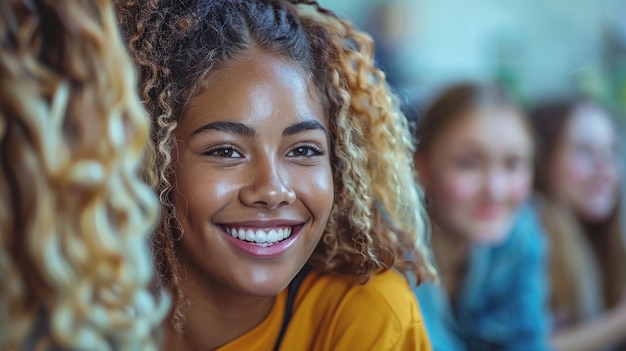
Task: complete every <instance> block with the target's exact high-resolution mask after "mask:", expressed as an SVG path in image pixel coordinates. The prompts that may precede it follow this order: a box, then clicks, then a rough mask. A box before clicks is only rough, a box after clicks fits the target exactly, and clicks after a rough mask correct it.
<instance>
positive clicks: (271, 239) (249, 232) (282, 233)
mask: <svg viewBox="0 0 626 351" xmlns="http://www.w3.org/2000/svg"><path fill="white" fill-rule="evenodd" d="M220 227H221V228H222V230H223V231H224V232H225V233H226V234H227V235H230V236H232V237H233V238H235V239H238V240H241V241H246V242H249V243H251V244H255V245H259V246H271V245H274V244H277V243H279V242H281V241H283V240H285V239H287V238H289V237H290V236H291V234H292V233H293V232H294V229H295V227H294V226H283V227H272V228H265V229H259V228H245V227H229V226H225V225H220Z"/></svg>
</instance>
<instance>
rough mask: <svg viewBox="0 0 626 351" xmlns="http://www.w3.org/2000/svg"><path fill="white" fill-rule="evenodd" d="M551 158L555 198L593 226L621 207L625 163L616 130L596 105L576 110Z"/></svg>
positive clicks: (551, 182)
mask: <svg viewBox="0 0 626 351" xmlns="http://www.w3.org/2000/svg"><path fill="white" fill-rule="evenodd" d="M559 139H560V140H559V141H558V143H557V146H556V149H555V151H554V154H553V155H552V157H551V162H550V165H551V168H550V185H551V189H553V191H554V195H555V196H556V197H557V198H558V199H560V200H561V201H563V202H564V203H565V204H566V205H568V206H571V207H572V208H573V209H574V210H575V211H576V214H577V215H578V216H580V217H581V218H582V219H583V220H585V221H589V222H602V221H604V220H606V219H607V218H608V217H609V216H610V215H611V213H612V212H613V210H614V209H615V206H616V204H617V199H618V193H619V180H620V168H621V162H620V157H619V150H618V141H617V135H616V132H615V128H614V126H613V124H612V122H611V120H610V118H609V116H608V115H607V114H606V112H604V111H603V110H602V109H600V108H598V107H596V106H593V105H581V106H579V107H577V108H576V109H574V111H573V113H572V116H571V117H570V118H569V120H568V121H567V124H566V125H565V127H564V129H563V133H562V135H561V137H560V138H559Z"/></svg>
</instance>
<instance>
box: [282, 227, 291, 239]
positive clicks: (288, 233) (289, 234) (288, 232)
mask: <svg viewBox="0 0 626 351" xmlns="http://www.w3.org/2000/svg"><path fill="white" fill-rule="evenodd" d="M290 236H291V227H289V228H286V229H285V233H284V235H283V239H287V238H288V237H290Z"/></svg>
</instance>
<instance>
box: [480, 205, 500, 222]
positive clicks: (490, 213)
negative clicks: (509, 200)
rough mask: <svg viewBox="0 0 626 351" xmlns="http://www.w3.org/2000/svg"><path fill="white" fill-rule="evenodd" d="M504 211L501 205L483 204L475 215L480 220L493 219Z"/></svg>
mask: <svg viewBox="0 0 626 351" xmlns="http://www.w3.org/2000/svg"><path fill="white" fill-rule="evenodd" d="M502 212H503V209H502V207H501V206H481V207H478V208H477V209H476V210H475V211H474V213H473V217H474V218H476V219H479V220H485V221H486V220H493V219H495V218H497V217H498V216H500V215H501V214H502Z"/></svg>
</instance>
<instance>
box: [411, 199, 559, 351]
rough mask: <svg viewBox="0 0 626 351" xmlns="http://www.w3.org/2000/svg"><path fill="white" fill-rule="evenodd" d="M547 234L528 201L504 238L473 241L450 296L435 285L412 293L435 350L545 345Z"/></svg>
mask: <svg viewBox="0 0 626 351" xmlns="http://www.w3.org/2000/svg"><path fill="white" fill-rule="evenodd" d="M546 251H547V250H546V237H545V235H544V233H543V229H542V227H541V224H540V222H539V219H538V218H537V215H536V214H535V212H534V210H533V209H532V207H531V206H530V205H526V206H524V207H523V208H522V209H521V210H520V213H519V214H518V217H517V219H516V223H515V224H514V226H513V229H512V232H511V233H510V235H509V236H508V237H507V239H506V240H505V241H504V242H502V243H500V244H497V245H490V246H487V245H475V246H474V247H473V248H472V251H471V253H470V258H469V262H468V268H467V273H466V276H465V279H464V281H463V283H462V286H461V287H460V291H459V293H458V295H457V297H456V298H455V300H454V301H452V302H450V300H449V299H448V297H447V295H446V292H445V291H444V290H443V288H442V287H441V286H440V285H436V284H433V283H425V284H422V285H420V286H419V287H417V288H414V292H415V294H416V296H417V298H418V300H419V303H420V308H421V309H422V314H423V316H424V321H425V323H426V329H427V331H428V334H429V337H430V340H431V343H432V346H433V350H434V351H465V350H468V351H469V350H480V351H491V350H509V351H522V350H523V351H542V350H549V349H550V348H549V346H548V337H549V332H550V323H549V319H550V317H549V310H548V305H547V300H546V299H547V291H548V285H547V283H546V282H547V266H546V263H545V259H546Z"/></svg>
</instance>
